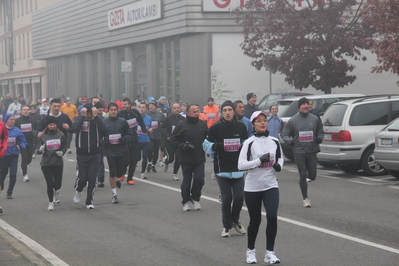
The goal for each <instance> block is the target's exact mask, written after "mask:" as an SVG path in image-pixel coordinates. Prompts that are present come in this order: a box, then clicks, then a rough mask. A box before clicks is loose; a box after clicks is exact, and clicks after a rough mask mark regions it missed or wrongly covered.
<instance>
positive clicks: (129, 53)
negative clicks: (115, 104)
mask: <svg viewBox="0 0 399 266" xmlns="http://www.w3.org/2000/svg"><path fill="white" fill-rule="evenodd" d="M124 52H125V56H124V57H125V61H127V62H131V63H132V66H133V49H132V47H130V46H127V47H125V49H124ZM133 73H134V72H133V69H132V71H131V72H125V81H126V83H127V86H126V95H127V97H129V98H130V100H133V99H135V98H134V97H135V95H134V86H133V80H134V76H133Z"/></svg>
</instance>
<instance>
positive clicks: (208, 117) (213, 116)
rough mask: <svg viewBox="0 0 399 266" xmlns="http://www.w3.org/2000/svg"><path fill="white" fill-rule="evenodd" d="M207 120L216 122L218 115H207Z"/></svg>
mask: <svg viewBox="0 0 399 266" xmlns="http://www.w3.org/2000/svg"><path fill="white" fill-rule="evenodd" d="M206 118H207V119H208V120H215V119H216V114H215V113H212V114H206Z"/></svg>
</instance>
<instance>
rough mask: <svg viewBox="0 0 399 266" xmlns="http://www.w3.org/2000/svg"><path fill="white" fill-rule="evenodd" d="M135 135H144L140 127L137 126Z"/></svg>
mask: <svg viewBox="0 0 399 266" xmlns="http://www.w3.org/2000/svg"><path fill="white" fill-rule="evenodd" d="M137 133H138V134H144V132H143V130H141V127H140V126H137Z"/></svg>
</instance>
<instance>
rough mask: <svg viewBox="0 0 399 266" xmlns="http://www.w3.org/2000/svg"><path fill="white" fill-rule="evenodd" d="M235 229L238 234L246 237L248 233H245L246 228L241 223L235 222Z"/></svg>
mask: <svg viewBox="0 0 399 266" xmlns="http://www.w3.org/2000/svg"><path fill="white" fill-rule="evenodd" d="M233 228H234V229H235V230H236V231H237V234H239V235H240V236H242V235H244V234H245V233H246V232H247V231H245V228H244V227H243V226H242V225H241V223H240V222H237V223H234V222H233Z"/></svg>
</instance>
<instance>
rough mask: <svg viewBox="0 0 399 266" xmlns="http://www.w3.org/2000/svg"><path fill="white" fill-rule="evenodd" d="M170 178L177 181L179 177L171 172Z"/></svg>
mask: <svg viewBox="0 0 399 266" xmlns="http://www.w3.org/2000/svg"><path fill="white" fill-rule="evenodd" d="M172 180H173V181H179V180H180V179H179V178H178V177H177V176H176V175H175V174H172Z"/></svg>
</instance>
